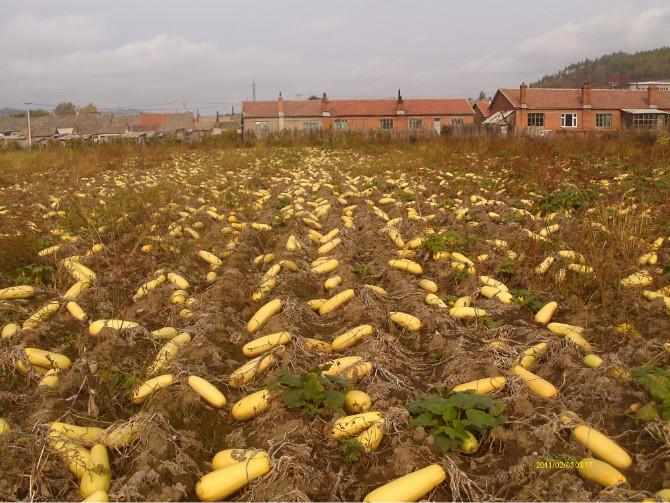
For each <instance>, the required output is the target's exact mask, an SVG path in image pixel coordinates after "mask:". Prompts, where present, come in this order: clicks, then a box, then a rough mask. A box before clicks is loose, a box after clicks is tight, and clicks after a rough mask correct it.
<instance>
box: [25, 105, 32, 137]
mask: <svg viewBox="0 0 670 503" xmlns="http://www.w3.org/2000/svg"><path fill="white" fill-rule="evenodd" d="M24 105H26V107H27V108H28V111H27V112H28V113H27V115H28V147H29V148H32V146H33V132H32V130H31V129H30V105H32V103H24Z"/></svg>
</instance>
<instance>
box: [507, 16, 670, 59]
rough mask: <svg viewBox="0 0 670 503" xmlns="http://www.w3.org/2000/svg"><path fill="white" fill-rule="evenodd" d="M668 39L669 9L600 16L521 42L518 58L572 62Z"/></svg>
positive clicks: (638, 48) (562, 26) (661, 44)
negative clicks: (529, 57) (540, 58)
mask: <svg viewBox="0 0 670 503" xmlns="http://www.w3.org/2000/svg"><path fill="white" fill-rule="evenodd" d="M668 40H670V8H667V7H663V8H652V9H647V10H644V11H641V12H638V13H637V14H634V15H632V16H630V15H628V14H627V13H625V12H620V11H616V12H612V13H608V14H601V15H599V16H595V17H592V18H590V19H583V20H580V21H573V22H569V23H566V24H563V25H561V26H559V27H558V28H556V29H554V30H551V31H548V32H547V33H544V34H542V35H539V36H537V37H532V38H529V39H527V40H525V41H523V42H522V43H520V44H519V45H518V46H517V47H516V49H515V51H514V52H515V53H516V54H517V55H518V56H526V57H528V56H531V57H542V58H550V60H552V59H553V60H562V61H569V62H572V61H574V60H579V59H583V58H584V57H595V56H599V55H601V54H604V53H607V52H612V51H618V50H623V51H626V50H628V51H635V50H642V49H651V48H654V47H659V46H663V45H666V44H667V43H668Z"/></svg>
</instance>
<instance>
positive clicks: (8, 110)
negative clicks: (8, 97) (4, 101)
mask: <svg viewBox="0 0 670 503" xmlns="http://www.w3.org/2000/svg"><path fill="white" fill-rule="evenodd" d="M24 112H25V110H20V109H18V108H9V107H5V108H0V116H2V115H14V114H21V113H24Z"/></svg>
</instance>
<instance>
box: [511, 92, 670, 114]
mask: <svg viewBox="0 0 670 503" xmlns="http://www.w3.org/2000/svg"><path fill="white" fill-rule="evenodd" d="M500 92H501V93H502V94H503V96H505V97H506V98H507V99H508V100H509V101H510V102H511V103H512V104H513V105H514V106H515V107H519V106H520V98H519V94H520V90H519V89H518V88H516V89H500ZM526 104H527V105H528V108H531V109H533V108H534V109H545V108H557V109H575V108H581V107H582V90H581V89H546V88H539V87H529V88H528V89H526ZM656 104H657V105H658V107H659V108H663V109H666V108H670V91H657V100H656ZM591 106H592V107H593V108H597V109H608V110H617V109H622V108H648V107H649V103H648V102H647V91H646V90H641V91H633V90H628V89H591Z"/></svg>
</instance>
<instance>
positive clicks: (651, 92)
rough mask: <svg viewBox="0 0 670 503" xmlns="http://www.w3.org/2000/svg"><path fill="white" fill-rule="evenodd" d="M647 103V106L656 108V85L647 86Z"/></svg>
mask: <svg viewBox="0 0 670 503" xmlns="http://www.w3.org/2000/svg"><path fill="white" fill-rule="evenodd" d="M647 105H649V108H658V89H657V88H656V86H653V85H652V86H649V87H648V88H647Z"/></svg>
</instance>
